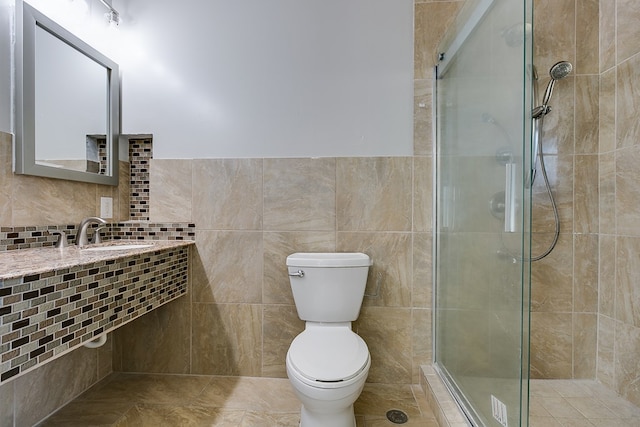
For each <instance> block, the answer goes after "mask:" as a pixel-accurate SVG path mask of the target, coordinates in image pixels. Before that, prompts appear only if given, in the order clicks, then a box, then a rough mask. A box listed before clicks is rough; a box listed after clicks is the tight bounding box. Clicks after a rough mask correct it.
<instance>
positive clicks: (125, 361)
mask: <svg viewBox="0 0 640 427" xmlns="http://www.w3.org/2000/svg"><path fill="white" fill-rule="evenodd" d="M190 326H191V309H190V307H189V304H187V303H185V302H182V301H173V302H171V303H169V304H165V305H164V306H162V307H159V308H158V309H156V310H154V311H152V312H150V313H147V314H146V315H144V316H142V317H140V319H139V321H135V322H130V323H128V324H126V325H124V326H123V327H121V328H119V329H118V330H117V331H115V333H114V334H113V336H114V337H115V340H116V341H117V342H118V344H117V346H116V347H118V348H120V349H122V352H121V354H120V355H119V360H120V363H121V365H120V366H119V369H118V370H121V371H127V372H153V373H171V374H178V373H182V374H188V373H189V372H190V370H191V366H190V356H189V339H190Z"/></svg>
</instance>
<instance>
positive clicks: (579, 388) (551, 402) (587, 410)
mask: <svg viewBox="0 0 640 427" xmlns="http://www.w3.org/2000/svg"><path fill="white" fill-rule="evenodd" d="M529 426H530V427H574V426H576V427H577V426H580V427H638V426H640V408H638V407H636V406H634V405H632V404H631V403H629V402H627V401H626V400H624V399H622V398H621V397H619V396H617V395H616V394H615V393H614V392H613V391H611V390H609V389H607V388H606V387H604V386H603V385H602V384H600V383H598V382H596V381H589V380H531V383H530V404H529Z"/></svg>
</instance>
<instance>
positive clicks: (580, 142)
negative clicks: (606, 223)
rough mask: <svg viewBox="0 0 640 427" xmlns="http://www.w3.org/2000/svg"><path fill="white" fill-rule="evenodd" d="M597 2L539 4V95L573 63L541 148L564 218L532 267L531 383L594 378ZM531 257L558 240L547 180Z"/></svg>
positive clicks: (536, 200) (543, 0)
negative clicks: (561, 66) (560, 68)
mask: <svg viewBox="0 0 640 427" xmlns="http://www.w3.org/2000/svg"><path fill="white" fill-rule="evenodd" d="M596 22H598V1H597V0H595V1H592V0H534V28H535V34H534V63H535V65H536V67H537V70H538V74H539V78H540V81H539V84H540V86H539V87H540V94H542V93H543V91H544V89H545V87H546V85H547V83H548V81H549V69H550V68H551V66H552V65H553V64H555V63H556V62H558V61H562V60H567V61H570V62H571V63H572V64H573V66H574V69H573V72H572V73H571V75H569V76H568V77H566V78H565V79H562V80H560V81H558V82H557V84H556V85H555V89H554V93H553V97H552V100H551V106H552V108H553V110H552V112H551V113H550V114H549V115H548V116H546V119H545V122H544V128H543V135H542V141H543V142H542V143H543V148H544V153H545V163H546V166H547V172H548V175H549V178H550V181H551V186H552V189H553V192H554V195H555V198H556V202H557V204H558V209H559V215H560V229H561V232H560V238H559V241H558V244H557V246H556V248H555V249H554V250H553V252H552V253H551V254H550V255H549V256H547V257H546V258H545V259H543V260H541V261H538V262H534V263H533V265H532V269H531V270H532V294H531V306H532V307H531V310H532V314H531V376H532V378H594V377H595V370H596V348H597V336H596V332H597V326H596V325H597V318H598V317H597V314H598V242H599V236H598V206H599V199H598V194H599V189H598V169H599V166H598V108H599V107H598V87H599V86H598V85H599V83H598V80H599V79H598V72H599V71H598V56H597V52H598V28H597V25H596V26H595V28H594V25H593V23H596ZM532 222H533V224H532V229H533V236H532V246H533V248H532V252H533V254H534V255H536V254H539V253H542V252H544V250H546V248H547V247H548V245H549V243H550V242H551V240H552V239H553V231H554V219H553V211H552V209H551V205H550V202H549V198H548V196H547V193H546V189H545V186H544V183H543V180H542V176H541V173H538V177H537V179H536V182H535V184H534V188H533V215H532Z"/></svg>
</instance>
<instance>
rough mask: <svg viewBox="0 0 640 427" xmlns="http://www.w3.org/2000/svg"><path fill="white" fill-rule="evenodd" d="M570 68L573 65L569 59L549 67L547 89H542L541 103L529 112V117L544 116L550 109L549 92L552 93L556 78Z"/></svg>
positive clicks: (537, 117) (563, 76)
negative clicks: (549, 77) (549, 78)
mask: <svg viewBox="0 0 640 427" xmlns="http://www.w3.org/2000/svg"><path fill="white" fill-rule="evenodd" d="M571 70H573V65H571V62H569V61H560V62H557V63H556V64H554V65H553V67H551V70H549V75H550V76H551V81H549V84H548V85H547V89H546V90H545V91H544V96H543V97H542V105H540V106H538V107H536V108H534V109H533V111H532V112H531V117H533V118H534V119H539V118H540V117H542V116H546V115H547V114H549V112H550V111H551V107H550V106H549V100H550V99H551V94H552V93H553V87H554V86H555V84H556V82H557V81H558V80H562V79H564V78H565V77H567V76H568V75H569V74H570V73H571Z"/></svg>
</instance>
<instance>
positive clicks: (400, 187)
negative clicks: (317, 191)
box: [336, 157, 412, 231]
mask: <svg viewBox="0 0 640 427" xmlns="http://www.w3.org/2000/svg"><path fill="white" fill-rule="evenodd" d="M336 185H337V191H336V198H337V211H338V212H337V229H338V230H340V231H411V217H412V215H411V212H412V200H411V199H412V159H411V158H410V157H367V158H340V159H338V164H337V172H336Z"/></svg>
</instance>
